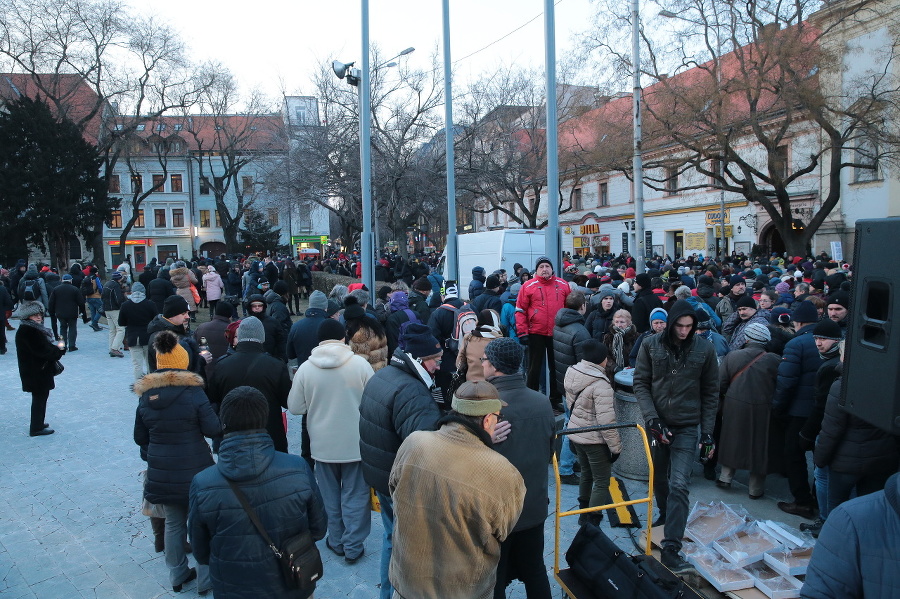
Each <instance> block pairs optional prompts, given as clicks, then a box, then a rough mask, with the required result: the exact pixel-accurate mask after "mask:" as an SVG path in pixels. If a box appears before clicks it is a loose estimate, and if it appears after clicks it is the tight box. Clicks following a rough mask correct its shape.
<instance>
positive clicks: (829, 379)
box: [800, 356, 843, 450]
mask: <svg viewBox="0 0 900 599" xmlns="http://www.w3.org/2000/svg"><path fill="white" fill-rule="evenodd" d="M842 370H843V364H841V361H840V358H838V357H837V356H835V357H833V358H831V359H829V360H825V361H824V362H822V365H821V366H819V370H818V371H816V394H815V397H814V401H813V407H812V411H810V413H809V417H808V418H807V419H806V422H805V423H804V424H803V428H802V429H800V438H801V439H802V441H801V444H802V446H803V447H804V449H807V450H811V449H812V448H813V444H814V443H815V441H816V437H817V436H818V434H819V431H820V430H822V418H824V417H825V404H826V403H828V393H829V391H831V385H832V383H834V381H835V380H837V378H838V377H839V376H841V371H842Z"/></svg>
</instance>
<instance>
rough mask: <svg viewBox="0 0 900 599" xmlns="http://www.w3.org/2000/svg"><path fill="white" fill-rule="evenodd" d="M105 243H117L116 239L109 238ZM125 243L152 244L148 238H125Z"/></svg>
mask: <svg viewBox="0 0 900 599" xmlns="http://www.w3.org/2000/svg"><path fill="white" fill-rule="evenodd" d="M106 244H107V245H119V240H118V239H111V240H110V241H107V242H106ZM125 245H152V244H151V243H150V240H149V239H126V240H125Z"/></svg>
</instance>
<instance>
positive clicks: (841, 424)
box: [813, 378, 900, 475]
mask: <svg viewBox="0 0 900 599" xmlns="http://www.w3.org/2000/svg"><path fill="white" fill-rule="evenodd" d="M842 380H843V379H841V378H838V379H836V380H835V381H834V383H832V385H831V389H830V390H829V392H828V402H827V403H826V405H825V418H824V419H823V420H822V430H821V432H820V433H819V437H818V439H817V440H816V450H815V453H814V455H813V458H814V460H813V461H814V462H815V463H816V466H818V467H819V468H824V467H825V466H828V467H829V468H830V469H831V470H834V471H835V472H844V473H848V474H858V475H866V474H881V473H890V472H896V471H897V464H898V456H900V453H898V448H897V438H896V437H894V436H893V435H891V434H889V433H887V432H885V431H883V430H881V429H880V428H878V427H876V426H874V425H872V424H869V423H868V422H866V421H864V420H861V419H860V418H857V417H856V416H852V415H851V414H850V413H848V412H847V411H846V410H845V409H844V408H843V407H841V405H840V404H839V403H838V402H839V400H840V396H841V381H842Z"/></svg>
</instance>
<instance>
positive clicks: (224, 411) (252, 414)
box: [219, 316, 269, 433]
mask: <svg viewBox="0 0 900 599" xmlns="http://www.w3.org/2000/svg"><path fill="white" fill-rule="evenodd" d="M251 318H253V317H252V316H251ZM254 320H256V319H254ZM219 418H220V419H221V420H222V428H223V429H224V432H226V433H234V432H237V431H250V430H256V429H264V428H266V423H267V422H268V419H269V402H268V401H266V396H265V395H263V394H262V393H261V392H260V391H259V389H256V388H254V387H248V386H246V385H244V386H241V387H235V388H234V389H232V390H231V391H229V392H228V394H227V395H226V396H225V399H223V400H222V406H221V407H220V408H219Z"/></svg>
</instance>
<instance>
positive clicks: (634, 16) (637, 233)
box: [631, 0, 646, 274]
mask: <svg viewBox="0 0 900 599" xmlns="http://www.w3.org/2000/svg"><path fill="white" fill-rule="evenodd" d="M631 62H632V63H633V65H634V66H633V68H634V87H633V89H632V105H633V109H634V160H633V170H634V182H633V186H634V237H635V239H634V242H635V243H634V246H635V250H637V252H636V253H637V255H636V256H635V271H637V273H638V274H640V273H642V272H644V271H645V266H644V259H645V256H646V249H645V248H644V163H643V160H642V158H641V36H640V11H639V6H638V0H631Z"/></svg>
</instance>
